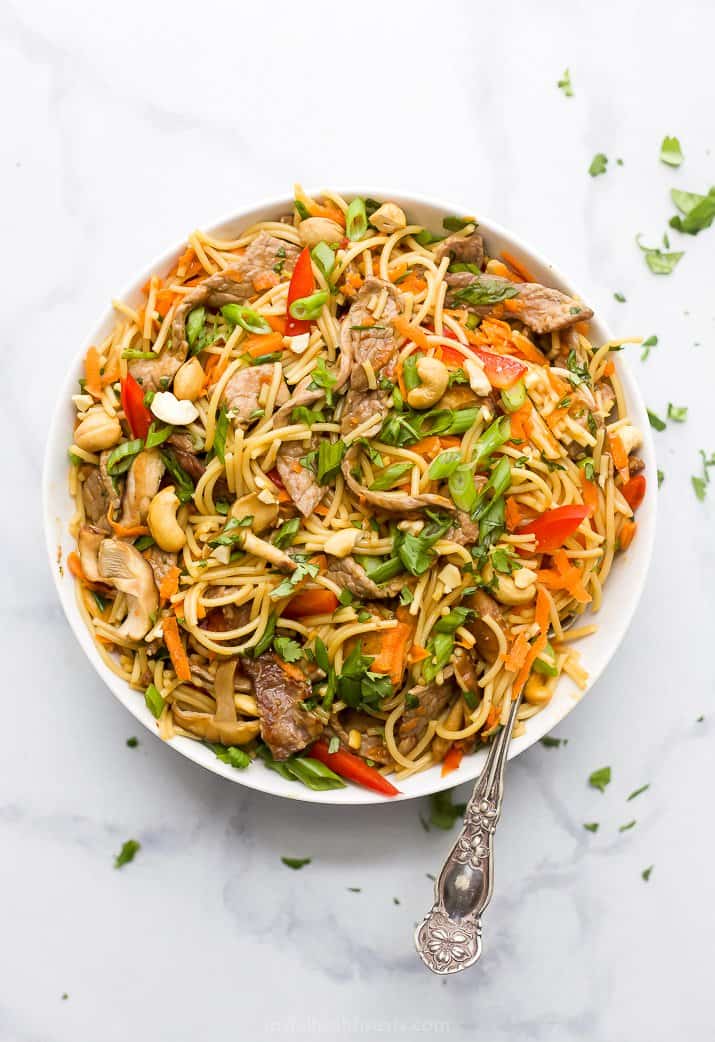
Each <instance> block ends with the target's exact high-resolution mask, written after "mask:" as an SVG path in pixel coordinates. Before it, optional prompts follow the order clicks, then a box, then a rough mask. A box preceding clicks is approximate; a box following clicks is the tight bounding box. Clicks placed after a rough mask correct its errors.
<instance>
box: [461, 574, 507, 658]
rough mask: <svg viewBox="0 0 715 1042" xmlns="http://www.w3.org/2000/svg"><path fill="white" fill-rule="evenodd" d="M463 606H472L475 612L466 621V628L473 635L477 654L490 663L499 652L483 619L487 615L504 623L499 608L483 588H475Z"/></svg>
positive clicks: (494, 638)
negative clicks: (473, 615)
mask: <svg viewBox="0 0 715 1042" xmlns="http://www.w3.org/2000/svg"><path fill="white" fill-rule="evenodd" d="M465 606H466V607H467V608H472V609H473V610H474V611H476V613H477V616H476V618H472V619H469V621H468V622H467V629H468V630H469V632H470V633H472V634H473V635H474V639H475V645H474V646H475V647H476V649H477V651H478V652H479V655H480V656H481V657H482V658H483V659H484V661H485V662H488V663H489V665H491V664H492V663H493V662H494V660H495V659H496V657H497V655H498V654H499V641H498V640H497V637H496V634H495V633H494V631H493V630H492V629H491V628H490V627H489V626H488V625H487V623H486V622H485V621H484V616H485V615H488V616H489V618H491V619H493V620H494V622H496V623H497V624H498V625H500V626H501V625H503V623H504V617H503V615H502V613H501V608H500V607H499V605H498V604H497V602H496V601H495V600H494V598H493V597H490V596H489V594H488V593H485V592H484V590H476V591H475V592H474V593H472V594H470V595H469V597H468V598H467V600H466V601H465Z"/></svg>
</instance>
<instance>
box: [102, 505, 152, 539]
mask: <svg viewBox="0 0 715 1042" xmlns="http://www.w3.org/2000/svg"><path fill="white" fill-rule="evenodd" d="M111 513H112V508H111V507H110V508H109V510H108V511H107V521H109V523H110V525H111V526H112V531H113V532H114V534H115V535H118V536H119V538H120V539H134V538H135V537H136V536H140V535H149V529H148V528H147V526H146V525H130V526H129V527H127V526H126V525H120V524H119V522H118V521H113V520H112V518H111V516H110V515H111Z"/></svg>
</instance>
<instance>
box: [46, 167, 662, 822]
mask: <svg viewBox="0 0 715 1042" xmlns="http://www.w3.org/2000/svg"><path fill="white" fill-rule="evenodd" d="M331 190H332V191H336V192H337V193H338V194H340V195H341V196H343V197H344V198H346V199H351V198H353V197H355V196H358V195H359V196H363V197H372V198H377V199H381V198H382V199H389V200H391V201H394V202H396V203H398V204H401V205H404V206H405V207H406V208H407V209H409V208H410V207H411V206H415V207H420V206H421V207H427V208H429V209H433V210H436V211H439V212H441V213H442V214H444V215H446V214H450V213H451V214H454V213H471V212H473V210H472V209H471V208H465V207H462V206H458V205H455V204H454V203H451V202H448V201H445V200H443V199H440V198H438V197H436V196H428V195H421V194H416V193H413V192H409V191H392V190H391V189H386V188H380V187H370V188H369V189H365V188H364V187H362V186H360V187H354V186H353V187H346V188H342V187H341V188H335V189H331ZM321 192H322V189H319V188H310V189H308V190H307V194H308V195H320V194H321ZM292 205H293V197H292V196H276V197H270V198H267V199H263V200H259V201H257V202H255V203H253V204H252V205H251V206H247V207H244V208H243V209H241V210H238V211H236V212H234V213H231V214H228V215H224V216H221V217H219V218H218V219H216V220H214V221H211V222H210V223H207V224H203V225H201V227H205V228H206V230H207V232H208V233H209V234H214V235H215V234H220V233H221V231H222V230H223V229H225V228H226V227H227V226H231V225H233V226H235V225H240V224H245V225H246V226H248V225H249V223H252V222H253V221H255V220H256V219H257V218H256V215H257V214H259V213H263V212H266V211H272V212H273V213H275V214H276V215H278V214H280V213H283V212H285V210H286V209H290V208H291V207H292ZM258 219H261V220H265V219H266V218H265V217H261V218H258ZM478 222H479V226H480V227H481V228H482V229H483V230H484V232H485V236H487V237H489V236H490V235H494V236H496V237H499V238H502V239H504V240H507V241H508V242H509V244H510V246H512V247H513V248H514V250H515V251H517V252H518V254H519V255H520V256H522V255H524V256H526V258H527V261H528V263H530V264H532V265H533V264H535V265H537V266H538V267H541V268H544V269H547V270H548V272H549V277H550V284H552V285H555V286H558V287H559V288H562V289H563V290H565V291H566V292H569V293H571V294H572V295H575V296H577V297H579V298H580V299H587V298H586V297H584V295H583V294H581V293H580V292H579V290H578V288H577V287H575V286H574V285H573V283H572V282H571V281H570V280H569V279H567V278H566V277H565V276H564V275H563V273H562V272H561V271H560V269H559V268H558V267H556V266H555V265H554V264H552V263H551V261H550V260H549V259H548V258H547V257H546V256H545V255H544V254H543V253H542V252H540V251H538V250H536V249H534V247H532V246H531V244H530V243H529V242H527V241H525V240H524V239H523V238H522V237H521V236H519V235H516V234H514V233H513V232H512V231H510V230H509V229H507V228H505V227H504V226H503V225H501V224H499V223H498V222H496V221H492V220H491V219H490V218H489V217H485V216H483V215H482V214H480V216H479V218H478ZM185 243H186V239H185V238H183V239H180V240H179V241H178V243H177V244H176V245H173V246H172V247H170V248H169V249H168V250H164V251H163V252H162V253H161V254H159V255H158V256H156V257H155V258H154V259H153V260H152V261H151V263H150V264H148V265H147V266H145V267H144V268H143V270H142V272H141V274H140V275H139V276H135V277H134V278H132V280H131V281H130V282H128V283H127V285H125V287H124V289H123V290H122V292H121V293H120V294H118V295H117V296H116V297H114V298H113V299H118V300H127V299H131V298H132V297H133V296H135V295H136V294H137V292H138V291H139V289H140V287H141V286H142V285H144V283H145V282H146V280H147V279H148V278H149V277H150V276H151V275H152V274H155V273H156V272H157V271H161V270H163V269H164V268H165V267H166V266H168V265H170V264H171V262H172V261H173V260H174V259H175V258H176V256H177V255H179V253H180V252H181V251H182V250H183V249H184V248H185ZM113 315H114V309H113V307H112V305H111V303H110V305H109V306H108V307H107V308H106V309H105V310H104V311H103V312H102V314H101V316H99V318H98V319H97V320H96V321H95V322H94V323H93V324H92V326H91V327H90V329H91V333H90V335H89V336H87V337H86V338H85V339H84V341H83V342H84V347H83V348H82V349H81V350H80V351H79V352H77V353H76V354H75V355H74V356H73V359H72V362H71V364H70V366H69V367H68V372H67V376H66V377H65V379H64V380H63V381H62V384H61V386H60V389H59V394H58V396H57V399H56V404H55V407H54V410H53V413H52V419H51V422H50V425H49V430H48V434H47V440H46V443H45V452H44V461H43V468H42V510H43V527H44V532H45V542H46V548H47V553H48V559H49V565H50V571H51V573H52V577H53V581H54V583H55V588H56V590H57V594H58V596H59V599H60V603H61V604H62V608H63V611H64V614H65V617H66V619H67V622H68V623H69V625H70V628H71V630H72V632H73V633H74V636H75V638H76V639H77V641H78V643H79V645H80V647H81V648H82V650H83V651H84V652H85V655H86V656H87V658H88V659H89V661H90V663H91V664H92V666H93V667H94V669H95V671H96V672H97V674H98V675H99V677H100V678H101V679H102V680H103V681H104V684H105V686H107V687H108V688H109V690H110V691H111V692H112V694H113V695H114V697H115V698H117V700H118V701H119V702H121V703H122V705H123V706H124V707H125V708H126V709H128V710H129V712H130V713H131V714H132V716H134V718H135V719H136V720H137V721H138V722H139V723H141V724H142V725H143V726H144V727H145V728H146V729H147V730H148V731H149V732H150V733H151V734H152V735H153V736H154V737H155V738H157V739H158V740H159V741H161V740H162V739H159V736H158V733H157V730H156V721H155V720H154V718H153V716H151V714H150V713H149V711H148V710H147V709H146V707H145V705H144V701H143V699H142V698H141V695H140V692H138V691H136V690H135V689H134V688H131V687H130V686H129V685H128V684H127V683H126V682H125V681H124V680H122V679H121V678H120V677H119V676H118V675H117V674H115V673H113V672H112V671H111V670H110V669H109V668H108V667H107V666H106V665H105V663H104V662H103V661H102V659H101V657H100V655H99V653H98V651H97V648H96V646H95V643H94V641H93V639H92V637H91V635H90V632H89V630H88V629H87V627H86V626H85V624H84V621H83V620H82V618H81V616H80V615H79V612H78V610H77V608H76V599H75V590H74V581H73V580H70V582H71V590H70V589H69V587H68V584H67V576H65V575H64V571H63V569H62V566H61V560H62V556H63V555H64V550H63V549H62V540H63V539H64V540H66V539H68V538H69V535H68V532H67V518H66V517H64V518H61V517H59V516H58V511H57V509H56V507H55V506H53V496H55V495H57V493H56V491H55V490H54V489H53V482H54V481H55V480H57V474H56V457H57V452H58V448H59V449H60V450H61V453H60V458H62V457H63V456H64V458H66V451H67V437H66V435H67V406H68V403H69V402H70V400H71V399H70V395H71V394H72V393H74V387H75V385H76V381H77V372H78V371H80V366H81V363H82V360H83V358H84V355H85V353H86V351H87V348H88V346H89V345H90V344H91V343H92V342H93V340H95V339H97V332H98V331H99V330H100V329H102V327H103V326H105V325H106V324H107V323H108V322H109V321H111V319H112V316H113ZM593 321H594V322H595V324H596V325H597V326H598V327H599V329H600V331H601V334H602V335H601V337H599V339H603V337H605V340H604V341H603V342H607V341H610V340H613V339H615V338H614V337H613V335H612V333H611V330H610V328H609V327H608V325H607V324H606V323H605V322H604V321H603V320H602V319H601V318H600V317H597V318H595V319H594V320H593ZM618 368H619V376H620V378H621V382H622V384H623V387H624V392H625V395H626V398H627V399H628V412H629V415H631V416H632V417H633V419H634V420H635V421H636V423H637V425H638V426H639V428H640V430H641V432H642V434H643V444H642V446H641V448H640V449H639V453H640V455H641V456H642V457H643V458H644V460H645V463H646V469H647V471H648V473H649V474H651V475H654V474H655V473H656V462H655V449H654V443H653V438H652V433H651V430H650V425H649V423H648V417H647V412H646V408H645V404H644V402H643V399H642V396H641V393H640V389H639V386H638V382H637V380H636V379H635V377H634V375H633V373H632V372H631V369H630V367H629V363H628V361H627V360H626V359H625V358H623V357H620V358H619V360H618ZM62 477H63V478H65V477H66V475H63V476H62ZM656 495H657V491H656V482H654V481H649V482H648V485H647V489H646V496H645V499H644V502H643V504H642V505H641V507H640V508H639V516H638V527H639V532H638V540H637V541H636V545H637V546H638V547H639V551H638V557H639V567H638V569H637V570H636V568H635V565H631V573H630V585H629V589H628V596H627V598H626V601H627V603H626V604H625V605H623V606H622V607H621V612H620V615H619V616H618V619H617V620H616V622H615V623H612V624H611V628H610V634H611V638H610V642H609V645H608V649H607V651H606V653H605V655H604V657H603V661H602V662H600V663H599V664H598V665H597V667H595V668H593V669H591V670H589V676H588V682H587V686H586V688H585V690H584V691H583V692H582V693H581V694H580V695H579V697H578V698H573V699H571V700H567V701H565V702H564V704H563V712H560V714H559V715H558V716H557V718H556V719H553V720H550V721H549V719H548V717H547V716H546V714H545V713H543V712H542V713H537V714H536V715H535V716H533V717H531V718H530V720H529V726H528V727H527V730H526V733H525V734H524V735H522V736H520V737H519V738H518V739H515V740H513V741H512V742H511V744H510V747H509V751H508V759H509V760H511V759H513V758H514V757H516V756H518V755H520V754H521V753H522V752H524V751H526V749H528V748H530V747H531V746H532V745H534V744H535V743H536V742H538V741H539V740H540V739H541V738H543V737H544V735H546V734H547V733H548V732H549V731H551V730H552V729H553V728H554V727H556V726H558V725H559V724H560V723H561V722H562V721H563V720H564V718H565V717H566V716H568V715H569V713H571V712H572V711H573V710H574V709H575V708H576V706H577V705H578V704H579V703H580V702H581V701H582V700H583V698H584V697H585V696H586V695H587V694H588V693H589V692H590V691H591V689H592V688H593V687H594V686H595V684H596V683H597V681H598V679H599V677H600V676H601V675H602V674H603V672H604V670H605V669H606V667H607V666H608V664H609V663H610V662H611V660H612V658H613V656H614V655H615V654H616V652H617V650H618V648H619V647H620V645H621V642H622V641H623V638H624V636H625V634H626V632H627V630H628V628H629V626H630V624H631V622H632V620H633V617H634V615H635V612H636V609H637V607H638V604H639V602H640V599H641V596H642V593H643V589H644V587H645V583H646V579H647V576H648V572H649V568H650V564H651V561H652V556H653V548H654V543H655V526H656V513H657V510H656V502H657V500H656ZM58 526H59V527H58ZM58 551H59V552H58ZM626 560H627V559H626ZM71 606H73V607H74V610H73V608H72V607H71ZM586 639H588V638H586ZM165 744H168V745H170V746H172V747H173V748H174V749H175V750H176V751H177V752H179V753H180V754H181V755H182V756H184V757H186V758H187V759H189V760H192V761H193V762H194V763H196V764H198V765H199V766H201V767H203V768H205V769H206V770H208V771H211V772H212V773H214V774H218V775H220V776H221V777H223V778H227V779H228V780H230V781H233V782H235V783H237V784H239V785H244V786H246V787H247V788H250V789H254V790H256V791H259V792H263V793H266V794H267V795H271V796H278V797H282V798H287V799H297V800H300V801H301V802H305V803H316V804H322V805H338V806H364V805H370V806H375V805H380V804H387V805H389V804H393V803H397V802H403V801H406V800H410V799H417V798H419V797H422V796H426V795H430V794H433V793H437V792H440V791H442V790H444V789H451V788H453V787H454V786H456V785H459V784H462V783H463V782H468V781H473V780H474V779H476V778H477V777H478V775H479V773H480V772H481V769H482V765H483V762H484V753H483V751H480V752H478V753H475V754H473V755H470V756H468V757H465V758H464V759H463V761H462V764H461V765H460V767H459V768H458V769H457V770H456V771H454V772H452V773H450V774H449V775H448V776H447V777H446V778H445V777H442V776H441V774H440V773H439V765H437V766H435V767H432V768H429V770H427V771H423V772H419V773H418V774H416V775H413V776H412V777H411V778H410V779H407V782H406V784H409V783H410V782H414V781H415V780H420V779H421V780H422V782H423V784H421V785H417V786H415V788H414V790H413V789H410V790H409V791H401V792H400V795H399V796H396V797H393V798H386V797H382V796H380V795H378V794H377V793H373V792H370V791H369V790H367V789H362V788H359V787H358V786H356V785H348V786H347V787H346V788H344V789H331V790H327V791H325V792H315V791H313V790H311V789H307V788H306V787H305V786H302V785H300V784H298V783H288V782H286V781H285V780H284V779H283V778H281V777H280V776H278V775H276V774H274V772H272V771H270V770H268V769H267V768H265V766H264V765H263V764H260V765H257V764H255V763H254V764H252V765H251V767H250V768H249V769H247V770H236V769H235V768H232V767H230V766H229V765H226V764H223V763H221V761H220V760H218V759H217V758H216V757H214V756H213V754H212V753H211V751H210V750H208V749H207V747H206V746H204V745H203V743H201V742H196V741H193V740H191V739H187V738H182V737H177V738H174V739H171V740H170V741H169V742H168V743H165ZM256 767H259V769H258V770H257V769H256Z"/></svg>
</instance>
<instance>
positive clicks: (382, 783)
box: [308, 741, 400, 796]
mask: <svg viewBox="0 0 715 1042" xmlns="http://www.w3.org/2000/svg"><path fill="white" fill-rule="evenodd" d="M308 755H309V756H314V757H315V759H316V760H320V762H321V763H324V764H325V766H326V767H329V768H330V769H331V771H335V773H336V774H339V775H340V777H341V778H347V779H348V781H353V782H357V784H358V785H364V786H365V788H366V789H372V790H373V792H379V793H380V794H381V795H382V796H399V795H400V790H399V789H396V788H395V786H394V785H393V784H392V783H391V782H389V781H388V780H387V778H385V777H383V775H382V774H380V772H379V771H376V770H375V768H374V767H368V765H367V764H366V763H365V761H364V760H361V759H360V757H359V756H353V754H352V753H348V752H345V751H344V750H342V749H340V750H338V752H336V753H331V752H328V747H327V745H326V744H325V742H322V741H317V742H313V744H312V745H311V747H310V749H309V750H308Z"/></svg>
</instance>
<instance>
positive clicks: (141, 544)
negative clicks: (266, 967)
mask: <svg viewBox="0 0 715 1042" xmlns="http://www.w3.org/2000/svg"><path fill="white" fill-rule="evenodd" d="M154 545H155V543H154V539H153V538H152V537H151V536H150V535H140V536H139V538H138V539H135V541H134V546H135V548H136V549H137V550H138V551H139V553H142V552H143V551H144V550H148V549H149V547H150V546H154Z"/></svg>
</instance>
